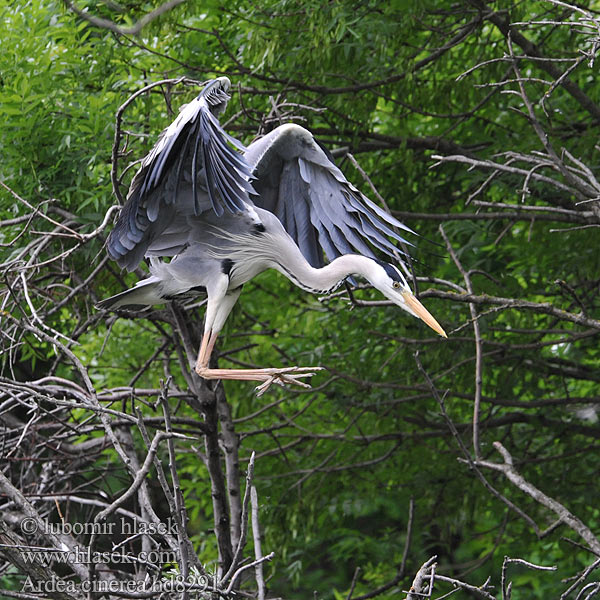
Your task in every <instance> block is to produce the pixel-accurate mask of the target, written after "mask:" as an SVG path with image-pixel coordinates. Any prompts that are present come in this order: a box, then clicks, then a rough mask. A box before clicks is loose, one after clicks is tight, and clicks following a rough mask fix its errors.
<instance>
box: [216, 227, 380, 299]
mask: <svg viewBox="0 0 600 600" xmlns="http://www.w3.org/2000/svg"><path fill="white" fill-rule="evenodd" d="M280 227H281V225H280ZM223 239H225V240H229V241H232V242H233V244H232V245H231V246H229V247H227V248H224V249H223V250H222V251H221V250H218V251H216V250H214V251H212V254H213V255H214V256H215V257H216V258H221V259H224V258H229V259H230V260H232V261H233V263H234V266H233V269H232V271H231V273H230V280H231V285H232V286H234V287H237V286H239V285H241V284H243V283H245V282H246V281H249V280H250V279H252V277H254V276H255V275H257V274H258V273H260V272H261V271H264V270H265V269H268V268H273V269H277V270H278V271H279V272H280V273H283V275H285V276H286V277H287V278H288V279H289V280H290V281H292V282H293V283H295V284H296V285H297V286H298V287H300V288H302V289H303V290H306V291H308V292H312V293H317V294H318V293H325V292H329V291H331V290H333V289H335V288H337V287H338V286H339V285H340V284H341V283H342V282H343V281H344V279H345V278H346V277H348V276H350V275H360V276H362V277H365V278H366V279H368V280H369V281H370V280H371V278H372V276H373V267H374V262H373V260H372V259H370V258H367V257H365V256H360V255H359V254H345V255H343V256H340V257H338V258H336V259H335V260H333V261H332V262H331V263H329V264H328V265H325V266H324V267H322V268H320V269H316V268H314V267H312V266H311V265H310V263H309V262H308V261H307V260H306V259H305V258H304V256H303V255H302V252H300V249H299V248H298V246H296V244H295V243H294V241H293V240H292V239H291V238H290V237H289V236H288V234H287V233H286V232H285V231H283V227H281V232H279V231H270V232H264V233H261V234H260V235H252V234H231V233H227V234H223Z"/></svg>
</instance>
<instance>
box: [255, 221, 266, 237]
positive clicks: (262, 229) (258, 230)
mask: <svg viewBox="0 0 600 600" xmlns="http://www.w3.org/2000/svg"><path fill="white" fill-rule="evenodd" d="M264 232H265V226H264V225H263V224H262V223H256V224H255V225H254V227H253V228H252V233H254V234H257V233H264Z"/></svg>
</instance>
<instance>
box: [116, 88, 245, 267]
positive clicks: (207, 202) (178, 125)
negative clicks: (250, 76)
mask: <svg viewBox="0 0 600 600" xmlns="http://www.w3.org/2000/svg"><path fill="white" fill-rule="evenodd" d="M227 89H229V80H228V79H227V78H219V79H217V80H214V81H212V82H210V83H209V84H208V85H207V86H206V87H205V88H204V89H203V90H202V92H201V93H200V95H199V96H198V97H197V98H195V99H194V100H192V102H190V103H189V104H187V105H185V106H184V107H182V109H181V111H180V113H179V115H178V117H177V118H176V119H175V121H173V123H171V125H169V127H167V129H165V130H164V131H163V132H162V134H161V135H160V137H159V139H158V141H157V142H156V144H155V146H154V147H153V148H152V150H151V151H150V153H149V154H148V155H147V156H146V157H145V158H144V160H143V161H142V165H141V167H140V169H139V171H138V172H137V173H136V175H135V177H134V178H133V181H132V182H131V187H130V189H129V193H128V195H127V202H126V204H125V206H124V207H123V209H122V211H121V214H120V217H119V220H118V222H117V224H116V226H115V228H114V229H113V231H112V233H111V234H110V236H109V238H108V242H107V249H108V253H109V255H110V257H111V258H112V259H114V260H116V261H117V262H118V263H119V265H121V266H122V267H126V268H127V269H128V270H129V271H131V270H132V269H134V268H135V267H136V266H137V264H138V263H139V262H140V260H141V259H142V258H143V256H144V255H145V254H146V251H147V250H148V247H149V246H150V245H151V244H156V245H158V246H164V244H161V242H162V240H161V239H160V236H161V234H163V233H166V234H167V236H168V238H169V240H168V242H166V243H167V245H168V246H169V247H170V248H171V253H175V252H176V251H177V250H178V249H181V248H182V247H183V246H184V245H185V244H186V242H187V237H188V233H189V232H188V231H187V230H186V222H187V221H186V219H183V218H181V217H185V216H193V215H194V216H198V215H200V214H201V213H202V212H204V211H205V210H209V209H212V210H213V211H214V212H215V213H216V215H217V216H221V215H222V214H223V212H224V211H225V210H227V211H229V212H231V213H236V212H240V211H243V210H245V208H246V206H247V205H246V203H247V202H248V193H249V192H252V191H253V189H252V186H251V184H250V183H249V180H250V177H251V175H250V168H249V166H248V164H247V163H246V161H245V159H244V157H243V155H242V154H240V153H238V152H236V151H235V150H234V149H233V148H232V147H231V145H233V146H234V147H236V148H238V149H239V150H240V151H243V150H244V147H243V146H242V144H241V143H240V142H238V141H237V140H236V139H234V138H233V137H231V136H230V135H228V134H227V133H226V132H225V131H224V130H223V129H222V127H221V125H220V123H219V121H218V119H217V118H216V116H215V115H214V114H213V112H220V111H221V110H222V109H223V108H224V106H225V104H226V102H227V100H228V99H229V96H228V95H227V94H226V91H227ZM230 144H231V145H230Z"/></svg>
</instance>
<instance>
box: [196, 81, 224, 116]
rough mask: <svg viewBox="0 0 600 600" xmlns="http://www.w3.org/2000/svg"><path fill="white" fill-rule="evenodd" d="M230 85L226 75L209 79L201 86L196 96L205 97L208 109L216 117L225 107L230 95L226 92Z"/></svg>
mask: <svg viewBox="0 0 600 600" xmlns="http://www.w3.org/2000/svg"><path fill="white" fill-rule="evenodd" d="M230 87H231V81H229V79H228V78H227V77H217V78H216V79H211V80H210V81H209V82H207V83H206V85H205V86H204V87H203V88H202V91H201V92H200V94H199V95H198V98H205V99H206V102H207V104H208V106H209V107H210V111H211V112H212V113H213V115H215V117H218V116H219V115H220V114H221V113H222V112H223V111H224V110H225V108H226V107H227V102H228V101H229V99H230V98H231V96H230V95H229V94H228V93H227V92H228V91H229V88H230Z"/></svg>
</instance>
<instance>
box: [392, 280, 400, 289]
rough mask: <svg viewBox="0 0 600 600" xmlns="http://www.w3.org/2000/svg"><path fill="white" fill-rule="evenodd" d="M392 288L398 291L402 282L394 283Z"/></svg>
mask: <svg viewBox="0 0 600 600" xmlns="http://www.w3.org/2000/svg"><path fill="white" fill-rule="evenodd" d="M392 286H393V287H394V288H395V289H398V288H399V287H400V282H399V281H394V283H393V284H392Z"/></svg>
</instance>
